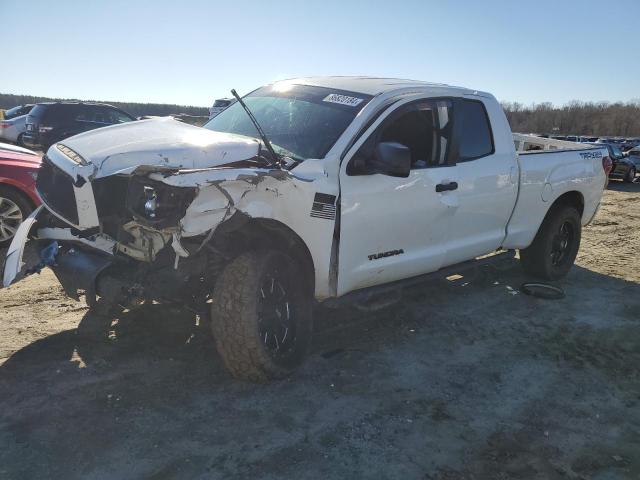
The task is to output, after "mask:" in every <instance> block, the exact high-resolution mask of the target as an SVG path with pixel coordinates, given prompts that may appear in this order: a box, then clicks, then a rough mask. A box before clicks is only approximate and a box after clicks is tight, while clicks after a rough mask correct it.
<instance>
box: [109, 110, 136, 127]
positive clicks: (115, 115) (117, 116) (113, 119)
mask: <svg viewBox="0 0 640 480" xmlns="http://www.w3.org/2000/svg"><path fill="white" fill-rule="evenodd" d="M105 114H106V117H107V123H126V122H131V121H132V119H131V117H130V116H129V115H127V114H125V113H124V112H121V111H119V110H115V109H111V108H109V109H107V110H106V111H105Z"/></svg>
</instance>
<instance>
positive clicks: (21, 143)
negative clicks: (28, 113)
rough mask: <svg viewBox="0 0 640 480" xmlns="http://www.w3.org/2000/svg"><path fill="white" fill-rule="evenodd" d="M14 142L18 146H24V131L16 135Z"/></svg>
mask: <svg viewBox="0 0 640 480" xmlns="http://www.w3.org/2000/svg"><path fill="white" fill-rule="evenodd" d="M16 144H17V145H18V146H19V147H24V146H25V144H24V133H21V134H20V135H18V139H17V140H16Z"/></svg>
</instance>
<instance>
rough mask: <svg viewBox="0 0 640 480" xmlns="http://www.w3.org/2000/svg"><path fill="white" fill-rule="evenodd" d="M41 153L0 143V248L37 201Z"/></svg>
mask: <svg viewBox="0 0 640 480" xmlns="http://www.w3.org/2000/svg"><path fill="white" fill-rule="evenodd" d="M38 168H40V155H38V154H36V153H35V152H32V151H31V150H27V149H26V148H21V147H16V146H15V145H9V144H7V143H0V247H6V246H8V245H9V244H10V243H11V239H12V238H13V236H14V234H15V232H16V230H17V229H18V225H20V223H21V222H22V220H23V219H25V218H27V217H28V216H29V214H30V213H31V211H32V210H33V209H34V208H35V207H36V206H37V205H39V204H40V199H39V197H38V194H37V193H36V177H37V175H38Z"/></svg>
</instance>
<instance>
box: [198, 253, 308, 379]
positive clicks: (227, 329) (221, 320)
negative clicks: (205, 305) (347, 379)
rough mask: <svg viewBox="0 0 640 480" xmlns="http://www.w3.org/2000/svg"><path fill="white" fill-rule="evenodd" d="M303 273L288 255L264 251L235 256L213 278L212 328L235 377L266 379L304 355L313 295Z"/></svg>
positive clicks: (286, 369)
mask: <svg viewBox="0 0 640 480" xmlns="http://www.w3.org/2000/svg"><path fill="white" fill-rule="evenodd" d="M302 275H304V272H303V271H302V269H301V268H300V266H299V265H298V264H297V263H296V262H295V261H294V260H293V259H292V258H291V257H289V256H288V255H286V254H284V253H281V252H279V251H276V250H268V251H251V252H247V253H244V254H242V255H240V256H238V257H236V258H235V259H234V260H232V261H231V262H230V263H229V264H228V265H227V267H226V268H225V270H224V271H223V272H222V274H221V275H220V277H219V278H218V279H217V281H216V285H215V288H214V292H213V296H212V300H213V302H212V305H211V330H212V332H213V336H214V339H215V343H216V348H217V350H218V353H219V354H220V356H221V357H222V360H223V361H224V363H225V365H226V367H227V369H228V370H229V371H230V372H231V373H232V374H233V375H234V376H235V377H237V378H239V379H243V380H249V381H252V382H267V381H269V380H273V379H278V378H282V377H284V376H286V375H288V374H289V373H290V372H291V371H292V370H293V369H294V368H295V367H297V366H298V365H300V364H301V363H302V361H303V360H304V357H305V356H306V354H307V351H308V349H309V345H310V343H311V333H312V295H311V292H309V291H307V290H308V289H307V288H305V286H304V285H305V282H304V281H301V279H302Z"/></svg>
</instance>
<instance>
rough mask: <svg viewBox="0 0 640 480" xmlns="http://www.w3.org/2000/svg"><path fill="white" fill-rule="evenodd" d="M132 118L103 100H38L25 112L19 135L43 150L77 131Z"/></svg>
mask: <svg viewBox="0 0 640 480" xmlns="http://www.w3.org/2000/svg"><path fill="white" fill-rule="evenodd" d="M134 120H135V118H134V117H133V116H132V115H129V114H128V113H126V112H124V111H122V110H120V109H118V108H116V107H114V106H111V105H107V104H105V103H84V102H55V103H53V102H50V103H39V104H37V105H36V106H35V107H33V109H32V110H31V112H30V113H29V115H27V121H26V132H25V133H24V135H23V137H22V138H23V142H24V144H25V145H27V146H29V147H32V148H40V149H42V150H44V151H46V150H47V149H48V148H49V147H50V146H51V145H53V144H54V143H56V142H59V141H60V140H63V139H65V138H68V137H71V136H73V135H77V134H78V133H82V132H86V131H89V130H95V129H96V128H101V127H107V126H109V125H116V124H119V123H126V122H132V121H134Z"/></svg>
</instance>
